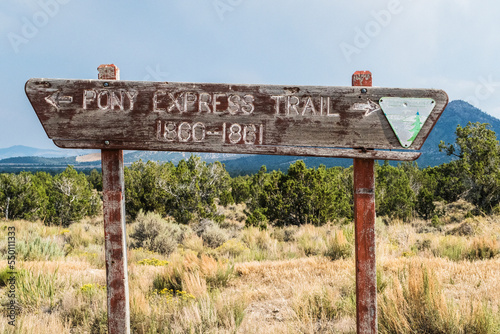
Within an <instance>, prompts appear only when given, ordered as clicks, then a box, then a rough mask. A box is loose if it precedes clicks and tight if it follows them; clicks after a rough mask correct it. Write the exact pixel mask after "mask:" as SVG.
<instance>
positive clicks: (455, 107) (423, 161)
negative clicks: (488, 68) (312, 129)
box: [225, 100, 500, 174]
mask: <svg viewBox="0 0 500 334" xmlns="http://www.w3.org/2000/svg"><path fill="white" fill-rule="evenodd" d="M468 122H472V123H476V122H479V123H488V124H490V125H491V129H492V130H493V131H495V133H497V138H499V139H500V120H499V119H498V118H495V117H493V116H491V115H488V114H487V113H485V112H483V111H481V110H480V109H478V108H476V107H474V106H473V105H471V104H469V103H467V102H465V101H462V100H455V101H451V102H450V103H449V104H448V106H447V107H446V109H445V110H444V112H443V114H442V115H441V117H440V118H439V120H438V121H437V123H436V125H435V126H434V129H433V130H432V131H431V133H430V135H429V137H428V138H427V140H426V142H425V144H424V145H423V146H422V149H421V150H420V151H421V152H422V155H421V156H420V158H418V159H417V163H418V165H419V166H420V167H427V166H437V165H440V164H443V163H445V162H450V161H451V160H452V157H450V156H447V155H446V153H444V152H439V143H440V141H441V140H442V141H444V142H445V143H446V144H448V143H454V142H455V139H456V135H455V130H456V128H457V125H459V124H460V126H462V127H464V126H466V125H467V123H468ZM297 160H304V162H305V163H306V165H307V166H308V167H318V166H319V165H321V164H323V165H325V166H326V167H333V166H343V167H348V166H350V165H352V160H351V159H339V158H313V157H291V156H268V155H261V156H253V155H252V156H243V157H241V158H238V159H235V160H231V161H226V162H225V165H226V169H227V170H228V171H229V172H230V173H231V174H253V173H255V172H257V171H258V170H259V168H260V166H262V165H266V167H267V169H268V170H278V169H280V170H282V171H286V170H287V169H288V166H289V165H290V164H292V163H293V162H295V161H297ZM393 163H394V164H396V163H397V162H393Z"/></svg>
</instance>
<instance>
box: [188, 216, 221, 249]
mask: <svg viewBox="0 0 500 334" xmlns="http://www.w3.org/2000/svg"><path fill="white" fill-rule="evenodd" d="M194 231H195V232H196V234H197V235H198V236H199V237H201V238H202V239H203V242H204V244H205V245H206V246H207V247H210V248H217V247H219V246H221V245H222V244H223V243H225V242H226V241H227V240H229V234H228V232H227V231H226V230H224V229H222V228H221V227H220V226H219V225H218V224H217V223H215V222H214V221H212V220H210V219H202V220H200V222H199V223H198V225H197V226H196V227H194Z"/></svg>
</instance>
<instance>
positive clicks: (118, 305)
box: [98, 65, 130, 334]
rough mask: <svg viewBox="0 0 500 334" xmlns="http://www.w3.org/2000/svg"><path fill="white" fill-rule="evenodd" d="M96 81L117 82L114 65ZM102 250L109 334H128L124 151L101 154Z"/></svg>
mask: <svg viewBox="0 0 500 334" xmlns="http://www.w3.org/2000/svg"><path fill="white" fill-rule="evenodd" d="M98 70H99V79H104V78H106V79H108V80H119V79H120V74H119V73H120V72H119V69H118V67H116V66H115V65H101V66H99V67H98ZM101 161H102V195H103V216H104V240H105V241H104V249H105V258H106V282H107V299H108V300H107V306H108V333H110V334H129V333H130V301H129V290H128V273H127V242H126V238H127V233H126V231H125V229H126V228H125V177H124V170H123V151H122V150H116V149H103V150H101Z"/></svg>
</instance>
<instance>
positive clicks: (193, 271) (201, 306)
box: [0, 205, 500, 334]
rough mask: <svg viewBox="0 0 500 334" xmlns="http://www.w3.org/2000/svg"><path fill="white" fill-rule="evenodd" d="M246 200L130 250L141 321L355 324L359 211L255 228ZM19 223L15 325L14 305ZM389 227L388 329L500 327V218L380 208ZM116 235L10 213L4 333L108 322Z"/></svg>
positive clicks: (136, 321) (220, 329)
mask: <svg viewBox="0 0 500 334" xmlns="http://www.w3.org/2000/svg"><path fill="white" fill-rule="evenodd" d="M243 209H244V208H243V207H242V206H241V205H240V206H234V205H233V206H230V207H228V208H224V210H226V217H227V218H226V221H225V222H224V223H223V224H219V226H217V227H216V228H214V227H213V226H212V229H211V230H208V229H205V230H204V232H203V233H195V232H196V231H197V229H198V231H200V228H201V227H200V226H191V227H190V228H187V229H185V231H184V232H183V236H182V238H180V239H178V243H175V244H174V246H175V247H174V248H173V251H172V252H171V253H170V254H169V255H166V254H165V253H164V254H160V253H158V252H154V251H151V250H150V249H151V247H150V246H151V245H153V244H152V243H147V242H144V247H142V248H132V247H131V248H130V249H129V256H128V260H129V262H128V265H129V280H130V303H131V305H130V307H131V326H132V329H133V332H134V333H354V332H355V279H354V254H353V251H354V249H353V226H352V223H344V224H340V223H338V224H333V223H332V224H329V225H325V226H321V227H315V226H312V225H304V226H300V227H286V228H280V229H278V228H270V229H268V230H259V229H257V228H244V226H243V225H244V223H243V222H244V216H243V213H242V212H243ZM221 210H222V208H221ZM137 224H138V223H137V222H136V223H133V224H129V225H128V226H127V228H128V233H129V235H131V234H132V232H133V231H134V230H135V229H137V228H138V227H137V226H138V225H137ZM8 226H15V228H16V251H17V262H16V269H17V272H18V273H17V277H16V292H15V293H16V302H17V305H18V307H19V308H20V313H19V314H18V315H17V319H16V326H15V327H13V326H11V325H9V324H8V321H9V320H8V318H7V317H6V314H7V313H6V307H5V306H6V305H7V304H6V303H8V298H7V287H6V286H5V284H6V277H7V276H8V275H7V261H6V253H7V227H8ZM376 228H377V265H378V270H377V289H378V308H379V331H380V332H381V333H500V320H499V319H500V308H499V307H500V279H499V277H500V255H499V253H500V244H499V242H500V217H472V218H465V217H460V216H457V215H455V216H453V215H448V216H447V217H445V218H443V219H442V222H441V223H440V224H436V222H434V224H431V222H425V221H413V222H411V223H404V224H403V223H402V222H398V221H391V220H389V219H386V218H377V226H376ZM207 231H208V232H207ZM103 234H104V233H103V226H102V219H94V220H90V219H88V220H84V221H82V222H79V223H75V224H72V225H70V226H69V228H67V229H64V228H59V227H47V226H44V225H43V224H42V223H41V222H38V223H31V222H26V221H1V222H0V252H1V253H2V254H3V257H2V260H1V261H0V285H1V286H2V287H1V291H0V297H1V302H2V305H3V313H2V314H3V316H1V317H0V332H1V333H60V334H63V333H105V332H106V277H105V269H104V249H103V244H104V239H103V238H104V236H103ZM129 239H130V240H129V245H131V246H134V245H135V244H134V242H135V241H134V239H133V238H132V237H130V238H129ZM165 240H166V239H165ZM165 240H164V242H166V241H165ZM157 242H158V241H157ZM135 246H136V245H135Z"/></svg>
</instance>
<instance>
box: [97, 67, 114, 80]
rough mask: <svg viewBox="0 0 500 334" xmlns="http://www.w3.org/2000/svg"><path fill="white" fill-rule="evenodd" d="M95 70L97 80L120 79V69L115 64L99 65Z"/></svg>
mask: <svg viewBox="0 0 500 334" xmlns="http://www.w3.org/2000/svg"><path fill="white" fill-rule="evenodd" d="M97 71H99V75H98V77H97V78H98V79H99V80H120V69H119V68H118V67H117V66H116V65H115V64H105V65H100V66H99V67H98V68H97Z"/></svg>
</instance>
